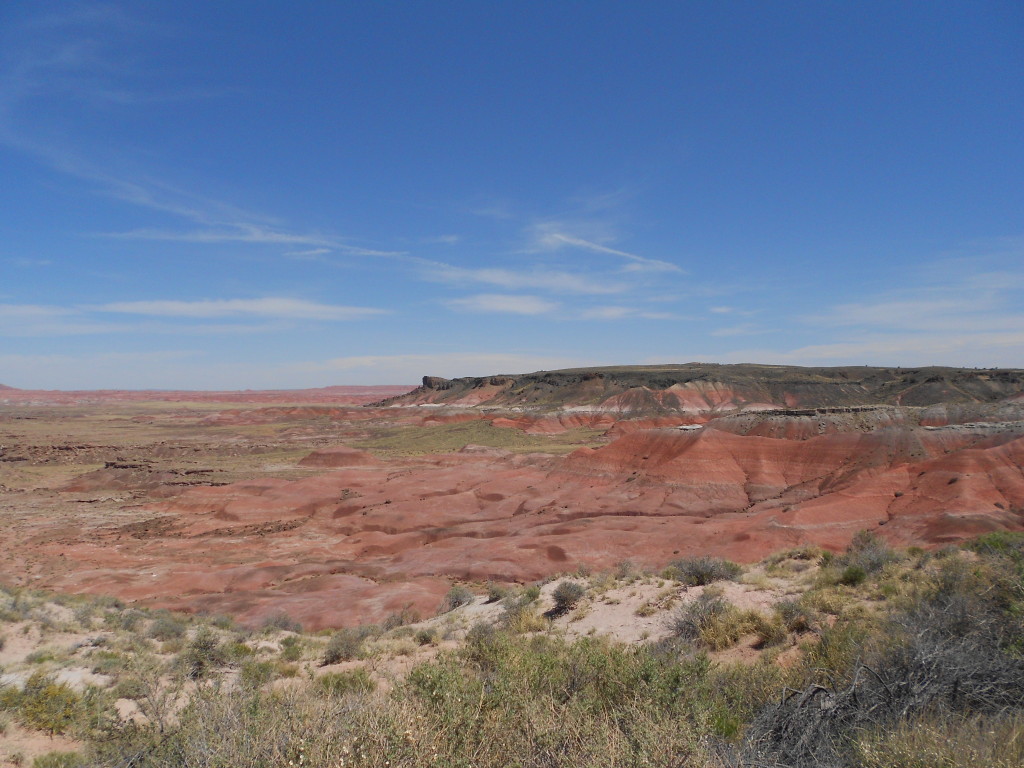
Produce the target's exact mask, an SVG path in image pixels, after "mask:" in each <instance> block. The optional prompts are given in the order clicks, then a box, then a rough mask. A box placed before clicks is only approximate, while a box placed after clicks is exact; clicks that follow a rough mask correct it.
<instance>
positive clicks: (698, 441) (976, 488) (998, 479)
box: [39, 414, 1024, 628]
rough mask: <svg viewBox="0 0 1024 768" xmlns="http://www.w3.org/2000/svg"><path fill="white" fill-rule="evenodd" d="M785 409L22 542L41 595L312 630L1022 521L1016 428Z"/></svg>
mask: <svg viewBox="0 0 1024 768" xmlns="http://www.w3.org/2000/svg"><path fill="white" fill-rule="evenodd" d="M947 416H948V414H947ZM804 418H812V417H809V416H808V417H805V416H800V415H796V416H792V417H783V416H779V415H773V416H766V417H765V418H764V419H763V420H761V421H757V420H756V419H755V420H751V421H750V422H749V423H745V424H744V423H740V422H736V423H734V424H732V425H731V426H732V427H733V429H732V430H730V431H726V430H725V429H719V428H717V427H716V426H714V424H712V425H711V426H706V427H703V428H701V427H696V428H690V429H685V430H680V429H648V430H636V431H633V432H630V433H628V434H624V435H623V436H622V437H620V438H618V439H616V440H614V441H613V442H611V443H610V444H609V445H607V446H605V447H603V448H599V449H596V450H595V449H580V450H578V451H576V452H575V453H573V454H570V455H569V456H566V457H560V458H558V457H551V456H546V455H536V454H534V455H512V454H507V453H503V452H501V451H497V450H493V449H473V448H467V449H464V450H463V451H462V452H459V453H456V454H448V455H443V456H433V457H427V458H417V459H395V460H389V461H384V460H380V459H376V458H374V457H372V456H369V455H367V454H365V453H362V452H359V451H354V450H351V449H347V448H344V447H338V448H337V449H334V450H327V451H320V452H317V453H315V454H313V455H311V456H310V457H308V458H307V459H304V460H303V464H304V465H305V466H310V467H313V469H311V472H312V473H313V474H311V475H310V476H309V477H306V478H304V479H300V480H292V481H286V480H279V479H262V480H257V481H251V482H243V483H234V484H231V485H226V486H221V487H195V488H190V489H188V490H186V491H184V492H183V493H181V494H180V495H178V496H175V497H174V498H171V499H169V500H167V501H164V502H160V503H156V504H153V505H152V506H151V507H150V509H149V512H150V513H151V517H150V518H149V520H148V521H147V522H145V523H142V524H140V523H133V524H131V525H123V526H118V525H116V524H114V523H112V524H111V525H110V527H109V528H106V529H104V530H103V531H102V535H101V536H99V537H96V536H95V535H93V536H91V537H90V538H86V537H84V536H82V535H80V534H76V532H75V531H74V530H73V529H70V528H69V529H68V530H66V531H62V534H61V535H60V536H59V537H58V536H51V537H48V538H47V537H40V539H39V541H40V544H39V548H40V551H41V552H42V553H43V554H44V556H46V557H48V558H50V559H51V560H52V561H57V559H58V558H60V562H61V563H63V564H64V565H63V566H62V567H61V568H58V567H56V566H54V571H53V573H52V576H51V577H50V578H49V586H52V587H55V588H58V589H66V590H72V591H75V590H88V591H93V592H105V593H112V594H116V595H120V596H123V597H126V598H131V599H136V598H144V599H147V600H150V601H153V602H156V603H158V604H163V605H169V606H176V607H186V608H191V609H196V610H206V611H211V612H221V611H225V612H230V613H233V614H235V615H237V616H239V617H240V618H241V619H242V620H245V621H250V622H258V621H260V620H261V619H262V618H264V617H266V616H267V615H269V614H274V613H278V612H282V611H283V612H286V613H288V614H289V615H291V616H293V617H294V618H296V619H298V620H300V621H302V622H303V623H304V624H306V625H307V626H310V627H313V628H316V627H321V626H329V625H339V624H351V623H354V622H359V621H373V620H379V619H381V618H382V617H383V616H385V615H387V614H388V613H390V612H393V611H396V610H399V609H401V608H403V607H406V606H412V607H414V608H417V609H418V610H420V611H421V612H424V613H429V612H432V611H433V610H434V609H435V608H436V606H437V604H438V602H439V600H440V598H441V596H442V594H443V593H444V591H445V590H446V589H447V587H448V584H449V583H450V580H451V579H453V578H459V579H474V580H485V579H494V580H502V581H512V580H518V581H528V580H533V579H537V578H540V577H543V576H548V575H551V574H555V573H558V572H564V571H571V570H574V569H575V568H577V567H578V566H579V565H583V564H585V565H587V566H589V567H592V568H604V567H609V566H612V565H613V564H615V563H617V562H620V561H622V560H627V559H628V560H632V561H634V562H636V563H637V564H641V565H648V566H654V567H659V566H662V565H664V564H665V563H666V562H667V561H669V560H671V559H672V558H673V557H675V556H680V555H696V554H713V555H720V556H724V557H729V558H733V559H736V560H740V561H752V560H756V559H758V558H761V557H763V556H764V555H766V554H768V553H770V552H772V551H776V550H779V549H782V548H787V547H791V546H795V545H798V544H802V543H809V542H810V543H816V544H821V545H824V546H826V547H831V548H839V547H842V546H844V545H845V544H846V543H847V542H848V541H849V540H850V538H851V537H852V536H853V534H854V533H855V532H856V531H857V530H860V529H862V528H869V529H871V530H876V531H878V532H879V533H880V534H881V535H883V536H884V537H885V538H887V539H888V540H890V541H892V542H894V543H898V544H903V545H907V544H921V545H926V546H936V545H941V544H942V543H944V542H950V541H955V540H958V539H961V538H964V537H967V536H972V535H976V534H978V533H982V532H985V531H990V530H997V529H1021V528H1024V471H1022V466H1024V423H1022V422H1014V423H1007V424H997V423H991V424H975V425H957V426H949V427H941V428H925V427H917V426H905V425H903V424H900V423H898V422H899V420H900V418H905V417H897V416H893V417H892V419H891V420H892V421H893V422H894V423H893V424H891V425H882V426H881V427H880V428H873V429H870V426H871V425H867V424H860V425H859V426H858V427H857V428H858V429H863V430H865V431H836V430H835V429H833V428H830V427H829V424H827V423H824V422H821V424H822V425H821V426H819V422H818V421H815V422H814V427H813V429H814V430H817V431H820V432H821V433H820V434H817V433H816V434H813V435H809V434H808V432H809V431H811V428H810V426H809V425H808V424H807V423H804V422H803V421H801V420H802V419H804ZM826 421H827V420H826ZM836 423H838V422H836ZM832 426H833V427H834V426H835V424H833V425H832ZM760 432H771V433H772V434H773V436H765V435H763V434H759V433H760Z"/></svg>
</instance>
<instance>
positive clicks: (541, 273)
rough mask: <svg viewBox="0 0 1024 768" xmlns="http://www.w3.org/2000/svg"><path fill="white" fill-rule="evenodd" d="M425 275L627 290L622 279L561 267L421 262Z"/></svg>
mask: <svg viewBox="0 0 1024 768" xmlns="http://www.w3.org/2000/svg"><path fill="white" fill-rule="evenodd" d="M420 263H422V264H423V276H424V277H425V278H426V279H428V280H432V281H436V282H441V283H449V284H452V285H467V284H474V283H475V284H483V285H495V286H498V287H500V288H505V289H508V290H521V289H523V288H527V289H534V290H544V291H551V292H553V293H578V294H595V295H600V294H610V293H619V292H621V291H624V290H626V288H627V287H628V286H626V285H625V284H624V283H622V282H621V281H616V280H611V279H599V278H594V277H589V276H587V275H580V274H576V273H573V272H565V271H561V270H549V269H544V268H534V269H528V270H513V269H504V268H500V267H483V268H473V269H469V268H466V267H456V266H453V265H451V264H442V263H439V262H428V261H421V262H420Z"/></svg>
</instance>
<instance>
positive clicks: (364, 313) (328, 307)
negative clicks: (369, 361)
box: [92, 297, 385, 320]
mask: <svg viewBox="0 0 1024 768" xmlns="http://www.w3.org/2000/svg"><path fill="white" fill-rule="evenodd" d="M92 309H94V310H95V311H97V312H118V313H123V314H132V315H147V316H153V317H180V318H217V317H245V316H254V317H268V318H284V319H290V320H356V319H360V318H364V317H371V316H374V315H382V314H385V310H382V309H375V308H372V307H349V306H339V305H336V304H319V303H317V302H313V301H303V300H301V299H288V298H273V297H270V298H262V299H209V300H205V301H122V302H114V303H111V304H101V305H99V306H96V307H93V308H92Z"/></svg>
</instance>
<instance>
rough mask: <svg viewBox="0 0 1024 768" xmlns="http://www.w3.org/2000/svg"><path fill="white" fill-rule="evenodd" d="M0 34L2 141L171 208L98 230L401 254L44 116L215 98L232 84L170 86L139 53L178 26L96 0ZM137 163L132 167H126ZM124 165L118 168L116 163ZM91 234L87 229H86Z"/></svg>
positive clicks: (141, 204) (112, 191) (134, 201)
mask: <svg viewBox="0 0 1024 768" xmlns="http://www.w3.org/2000/svg"><path fill="white" fill-rule="evenodd" d="M5 31H6V33H7V34H4V35H0V48H6V51H5V53H6V56H5V57H3V58H0V144H3V145H6V146H7V147H9V148H12V149H14V150H16V151H19V152H21V153H22V154H25V155H27V156H30V157H33V158H34V159H35V160H36V161H37V162H40V163H41V164H43V165H45V166H47V167H49V168H51V169H52V170H55V171H57V172H59V173H61V174H64V175H66V176H68V177H71V178H74V179H77V180H79V181H81V182H85V183H86V184H87V185H88V188H89V191H90V192H91V193H92V194H96V195H101V196H105V197H108V198H112V199H115V200H119V201H121V202H123V203H126V204H128V205H130V206H133V207H135V208H140V209H145V210H147V211H152V212H159V213H163V214H167V215H168V217H169V218H170V219H171V221H169V223H168V225H166V226H163V227H148V226H147V227H134V228H126V229H123V230H119V231H107V232H101V233H91V234H92V236H97V237H107V238H113V239H120V240H148V241H165V242H188V243H208V244H237V243H241V244H249V245H258V246H267V245H278V246H286V247H295V246H299V247H302V246H305V247H306V248H307V249H326V250H324V253H328V252H332V251H333V252H337V253H340V254H344V255H349V256H396V255H400V254H401V253H402V252H400V251H393V250H387V249H381V248H374V247H366V246H365V245H362V244H357V243H354V242H352V238H349V237H342V236H339V235H336V234H325V233H321V232H308V231H301V230H297V229H295V228H290V227H287V226H285V225H284V224H283V223H282V222H280V221H278V220H275V219H273V218H272V217H268V216H265V215H261V214H255V213H252V212H250V211H246V210H244V209H242V208H239V207H237V206H234V205H231V204H229V203H225V202H223V201H219V200H214V199H211V198H209V197H205V196H203V195H199V194H196V193H195V192H190V191H187V190H183V189H181V188H180V187H178V186H176V185H174V184H171V183H169V182H168V181H167V180H166V179H165V178H161V176H167V175H168V174H167V173H164V174H160V173H157V174H152V173H144V172H139V171H138V170H137V165H138V158H137V157H130V154H131V151H130V150H129V149H127V148H121V147H120V146H118V147H117V149H114V150H112V149H111V147H110V146H109V144H103V145H93V146H91V147H89V146H87V145H86V142H85V141H84V140H83V139H81V138H79V139H78V140H77V141H74V140H72V139H69V135H70V134H69V132H68V131H67V130H66V129H65V127H64V126H63V125H53V124H48V123H47V122H46V121H45V119H43V118H41V117H40V116H41V115H45V114H47V113H48V112H50V111H52V110H48V109H38V108H37V105H38V104H47V103H62V104H75V105H81V106H83V107H84V108H86V109H90V110H92V111H103V110H108V109H109V108H111V107H112V106H115V107H117V108H131V107H134V106H137V105H143V104H152V103H160V102H168V101H184V100H195V99H208V98H211V97H213V96H218V95H223V94H224V93H225V91H224V90H223V89H218V88H216V87H210V86H208V85H206V84H205V83H197V84H195V85H194V86H190V85H187V84H186V85H182V84H180V83H179V84H176V85H175V86H173V87H167V86H166V85H164V82H163V81H164V78H162V76H161V73H159V72H155V71H151V70H150V69H148V68H147V67H146V66H145V64H144V63H143V62H144V61H145V57H144V56H143V55H141V54H140V53H139V46H140V42H141V41H142V40H144V39H146V37H145V36H146V35H157V36H166V35H169V34H173V32H171V31H169V30H167V29H162V28H159V27H158V26H156V25H154V24H152V23H148V22H142V21H140V20H139V19H138V18H136V17H135V16H133V15H131V14H129V13H128V12H126V11H125V10H124V9H123V8H120V7H117V6H114V5H108V4H97V5H95V6H83V7H80V8H71V9H68V10H66V11H62V12H54V13H41V14H39V15H36V16H32V17H29V18H28V19H27V20H26V21H24V22H22V23H21V25H20V27H17V28H12V29H9V30H5ZM129 168H131V169H132V170H127V169H129ZM118 169H120V170H118ZM87 234H89V233H87Z"/></svg>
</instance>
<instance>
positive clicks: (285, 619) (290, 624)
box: [263, 613, 302, 632]
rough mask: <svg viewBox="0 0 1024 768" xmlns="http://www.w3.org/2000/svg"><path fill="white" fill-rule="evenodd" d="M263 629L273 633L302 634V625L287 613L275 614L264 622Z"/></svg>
mask: <svg viewBox="0 0 1024 768" xmlns="http://www.w3.org/2000/svg"><path fill="white" fill-rule="evenodd" d="M263 629H265V630H269V631H272V632H273V631H278V632H301V631H302V625H301V624H300V623H299V622H297V621H295V620H294V619H292V618H290V617H289V616H288V614H286V613H273V614H271V615H270V616H267V618H265V619H264V620H263Z"/></svg>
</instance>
